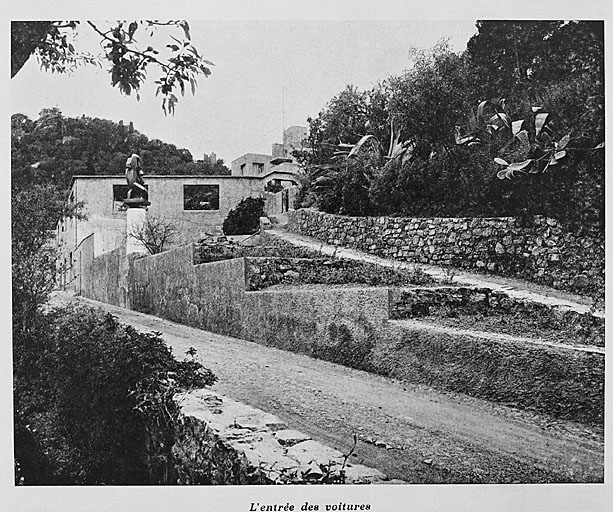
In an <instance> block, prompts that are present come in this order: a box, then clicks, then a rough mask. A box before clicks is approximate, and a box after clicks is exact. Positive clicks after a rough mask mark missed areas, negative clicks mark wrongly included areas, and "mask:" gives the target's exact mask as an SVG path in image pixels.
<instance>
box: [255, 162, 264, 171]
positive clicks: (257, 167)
mask: <svg viewBox="0 0 613 512" xmlns="http://www.w3.org/2000/svg"><path fill="white" fill-rule="evenodd" d="M253 170H254V171H255V172H257V173H258V174H261V173H263V172H264V164H260V163H257V162H254V163H253Z"/></svg>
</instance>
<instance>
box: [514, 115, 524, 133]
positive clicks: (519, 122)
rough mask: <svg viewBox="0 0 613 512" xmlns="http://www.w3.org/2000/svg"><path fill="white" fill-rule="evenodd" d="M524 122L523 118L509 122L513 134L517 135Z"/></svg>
mask: <svg viewBox="0 0 613 512" xmlns="http://www.w3.org/2000/svg"><path fill="white" fill-rule="evenodd" d="M522 124H524V120H523V119H519V120H517V121H513V122H512V123H511V129H512V130H513V135H515V136H517V134H518V133H519V132H520V130H521V125H522ZM524 131H525V130H524Z"/></svg>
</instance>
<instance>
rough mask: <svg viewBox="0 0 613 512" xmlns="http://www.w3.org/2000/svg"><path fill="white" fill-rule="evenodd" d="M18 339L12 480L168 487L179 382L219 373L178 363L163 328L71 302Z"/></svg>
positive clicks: (191, 383)
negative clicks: (147, 328)
mask: <svg viewBox="0 0 613 512" xmlns="http://www.w3.org/2000/svg"><path fill="white" fill-rule="evenodd" d="M16 334H17V336H16V337H15V340H14V341H15V346H14V350H15V357H14V361H15V369H14V370H15V371H14V385H15V461H16V481H17V483H23V484H26V485H50V484H62V485H75V484H84V485H96V484H110V485H130V484H167V483H172V482H173V481H174V464H173V456H172V452H171V448H172V445H173V441H174V423H175V422H176V421H177V419H178V418H179V414H180V412H179V407H178V405H177V404H176V403H175V402H174V401H173V396H174V394H175V393H176V392H177V391H178V390H179V389H180V388H181V387H203V386H207V385H210V384H213V383H214V382H215V380H216V379H215V376H214V375H213V374H212V373H211V372H210V371H209V370H207V369H205V368H203V367H202V365H201V364H200V363H198V362H196V361H195V360H193V358H192V360H188V361H178V360H176V359H175V358H174V357H173V355H172V353H171V351H170V349H169V348H168V347H167V346H166V345H165V344H164V342H163V340H162V339H161V338H160V335H159V333H140V332H138V331H136V330H135V329H134V328H132V327H130V326H124V325H121V324H120V323H118V322H117V320H116V318H115V317H113V316H112V315H110V314H105V313H103V312H100V311H96V310H92V309H90V308H86V307H81V306H70V307H66V308H62V309H59V310H56V311H52V312H50V313H47V314H45V315H44V316H43V317H41V319H40V321H39V322H38V324H37V325H36V326H35V327H34V328H33V329H31V330H30V331H26V332H17V333H16Z"/></svg>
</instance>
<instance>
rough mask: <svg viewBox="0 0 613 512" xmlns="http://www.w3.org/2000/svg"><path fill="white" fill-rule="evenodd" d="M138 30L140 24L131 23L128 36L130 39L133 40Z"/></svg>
mask: <svg viewBox="0 0 613 512" xmlns="http://www.w3.org/2000/svg"><path fill="white" fill-rule="evenodd" d="M137 28H138V23H136V22H135V21H133V22H132V23H130V26H129V27H128V35H129V36H130V39H132V36H134V32H136V29H137Z"/></svg>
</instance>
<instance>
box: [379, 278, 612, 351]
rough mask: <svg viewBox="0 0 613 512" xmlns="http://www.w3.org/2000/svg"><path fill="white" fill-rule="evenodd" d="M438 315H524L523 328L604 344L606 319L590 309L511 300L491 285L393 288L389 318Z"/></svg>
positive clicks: (511, 319) (507, 318)
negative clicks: (594, 313)
mask: <svg viewBox="0 0 613 512" xmlns="http://www.w3.org/2000/svg"><path fill="white" fill-rule="evenodd" d="M437 315H441V316H451V317H454V318H457V317H459V316H465V315H469V316H470V315H474V316H476V317H481V318H483V317H488V318H493V317H499V318H501V319H504V321H505V322H508V323H514V322H517V321H518V319H519V318H523V319H524V320H523V322H522V323H523V328H524V329H526V330H527V329H528V328H527V324H528V323H530V324H531V325H536V326H538V327H539V328H540V329H546V328H555V329H557V330H563V331H566V332H567V333H573V336H574V337H575V339H577V340H581V341H582V342H583V343H587V344H589V345H593V346H600V347H604V344H605V319H604V317H597V316H594V315H592V314H590V313H580V312H578V311H574V310H572V309H558V308H554V307H552V306H550V305H548V304H542V303H539V302H533V301H529V300H523V301H520V300H513V299H511V298H510V297H509V296H508V295H507V294H506V293H504V292H500V291H497V290H492V289H490V288H466V287H445V286H443V287H432V288H413V289H403V290H399V289H397V290H392V293H391V298H390V318H391V319H402V318H423V319H425V320H427V317H429V316H437Z"/></svg>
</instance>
